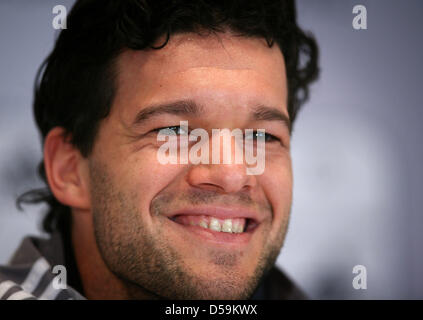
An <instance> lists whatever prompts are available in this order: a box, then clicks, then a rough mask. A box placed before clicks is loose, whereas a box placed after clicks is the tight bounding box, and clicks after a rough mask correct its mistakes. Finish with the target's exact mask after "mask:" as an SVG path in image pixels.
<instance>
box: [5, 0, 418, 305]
mask: <svg viewBox="0 0 423 320" xmlns="http://www.w3.org/2000/svg"><path fill="white" fill-rule="evenodd" d="M73 2H74V1H65V0H61V1H60V2H58V1H57V0H56V1H50V0H22V1H12V0H1V1H0V43H1V48H0V204H1V208H0V264H4V263H6V262H7V261H8V259H9V258H10V255H11V254H12V253H13V251H14V250H15V249H16V247H17V246H18V244H19V242H20V241H21V239H22V237H23V236H25V235H27V234H33V235H40V234H41V231H40V230H39V222H40V218H41V217H42V215H41V213H42V212H43V210H44V209H45V208H44V207H43V206H42V205H41V206H27V207H25V211H24V212H19V211H18V210H17V209H16V207H15V199H16V197H17V196H18V195H19V194H20V193H22V192H24V191H26V190H28V189H30V188H33V187H37V186H40V185H41V182H40V180H39V179H38V177H37V175H36V166H37V163H38V162H39V160H40V158H41V146H40V139H39V136H38V132H37V130H36V128H35V125H34V122H33V117H32V110H31V103H32V88H33V81H34V78H35V74H36V70H37V68H38V66H39V65H40V64H41V62H42V60H43V59H44V58H45V57H46V56H47V54H48V53H49V52H50V50H51V49H52V46H53V43H54V39H55V37H56V36H57V31H56V30H54V29H53V27H52V20H53V17H54V16H55V15H54V14H53V13H52V8H53V7H54V6H55V5H58V4H60V5H64V6H66V7H67V9H68V11H69V10H70V8H71V6H72V4H73ZM357 4H362V5H364V6H366V8H367V28H368V29H367V30H355V29H353V27H352V21H353V18H354V16H355V14H353V13H352V9H353V7H354V6H355V5H357ZM297 6H298V18H299V22H300V25H301V26H302V27H303V28H305V29H307V30H310V31H312V33H313V34H314V35H315V37H316V39H317V41H318V43H319V46H320V51H321V59H320V65H321V70H322V72H321V77H320V80H319V82H318V83H316V84H315V85H314V86H313V87H312V91H311V100H310V101H309V102H308V103H307V104H306V105H305V106H304V108H303V110H302V111H301V112H300V114H299V117H298V120H297V123H296V124H295V128H294V133H293V138H292V158H293V166H294V204H293V210H292V217H291V224H290V228H289V232H288V236H287V239H286V241H285V245H284V248H283V249H282V252H281V254H280V256H279V258H278V261H277V263H278V265H279V266H280V267H281V268H282V269H284V270H285V271H286V272H287V273H288V274H289V276H290V277H291V278H292V279H293V280H294V281H296V282H297V283H298V284H299V285H300V287H302V288H303V289H304V290H305V292H307V294H308V295H309V297H311V298H313V299H407V298H408V299H422V298H423V256H422V254H421V251H422V250H421V245H423V233H422V232H421V230H422V227H423V216H422V215H421V211H422V210H421V208H423V194H422V190H423V169H422V165H423V148H422V147H423V143H422V139H423V110H422V107H421V101H422V98H421V97H422V91H423V87H422V84H423V81H422V76H423V63H422V62H421V59H422V57H423V40H422V38H423V37H422V36H421V31H422V30H423V20H422V19H421V15H422V14H423V2H422V1H419V0H407V1H403V2H400V3H399V2H397V1H386V0H357V1H352V0H342V1H340V0H320V1H310V0H297ZM356 265H363V266H365V267H366V269H367V289H366V290H356V289H354V288H353V286H352V281H353V278H354V277H355V276H356V274H353V273H352V271H353V268H354V266H356Z"/></svg>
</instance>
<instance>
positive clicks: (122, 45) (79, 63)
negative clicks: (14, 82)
mask: <svg viewBox="0 0 423 320" xmlns="http://www.w3.org/2000/svg"><path fill="white" fill-rule="evenodd" d="M67 26H68V28H67V29H64V30H62V31H61V33H60V35H59V36H58V38H57V41H56V44H55V47H54V49H53V51H52V52H51V54H50V55H49V56H48V57H47V59H46V60H45V61H44V62H43V64H42V65H41V67H40V68H39V71H38V73H37V77H36V80H35V87H34V104H33V106H34V114H35V120H36V123H37V125H38V128H39V130H40V132H41V136H42V141H43V142H44V138H45V137H46V135H47V133H48V132H49V131H50V130H51V129H52V128H54V127H56V126H60V127H63V128H64V129H65V132H66V133H67V134H68V136H69V137H70V138H71V142H72V143H73V145H74V146H75V147H77V148H78V149H79V150H80V152H81V154H82V155H83V156H88V155H89V154H90V152H91V149H92V146H93V143H94V140H95V137H96V133H97V130H98V127H99V123H100V121H101V120H102V119H104V118H105V117H107V115H108V114H109V111H110V108H111V106H112V102H113V98H114V94H115V91H116V85H115V61H116V58H117V57H118V56H119V54H120V53H121V52H122V51H123V50H125V49H128V48H129V49H133V50H144V49H149V48H153V49H157V50H159V49H160V48H163V47H164V46H166V44H167V42H168V41H169V38H170V37H171V36H172V35H173V34H176V33H185V32H196V33H198V34H203V33H204V32H206V33H218V32H224V31H228V30H229V31H231V32H232V33H234V34H235V35H238V36H244V37H259V38H264V39H266V41H267V43H268V45H269V47H271V46H273V45H274V44H275V43H276V44H277V45H278V46H279V48H280V49H281V51H282V52H283V55H284V59H285V64H286V72H287V81H288V113H289V116H290V119H291V123H292V122H293V121H294V120H295V117H296V115H297V112H298V110H299V109H300V106H301V105H302V104H303V102H304V101H306V100H307V98H308V87H309V84H310V83H311V82H312V81H313V80H315V79H316V78H317V75H318V65H317V61H318V48H317V45H316V42H315V40H314V38H313V37H312V36H311V35H310V34H306V33H305V32H304V31H303V30H301V29H300V28H299V26H298V25H297V21H296V8H295V2H294V0H243V1H242V0H78V1H77V2H76V3H75V5H74V6H73V8H72V10H71V12H70V13H69V16H68V18H67ZM161 37H164V38H165V41H164V42H163V43H161V44H160V45H159V46H154V44H155V43H156V42H157V41H158V39H160V38H161ZM38 170H39V174H40V176H41V178H42V179H43V180H44V182H46V174H45V170H44V165H43V161H41V163H40V164H39V167H38ZM46 184H47V183H46ZM40 202H46V203H47V204H48V205H49V209H48V212H47V214H46V216H45V218H44V220H43V229H44V231H46V232H49V233H51V232H53V231H55V230H59V231H60V232H62V234H63V233H66V234H68V235H69V226H70V224H71V214H70V208H69V207H68V206H65V205H63V204H61V203H60V202H59V201H57V199H56V198H55V197H54V196H53V194H52V193H51V191H50V190H49V188H48V186H47V187H46V188H45V189H37V190H31V191H28V192H26V193H25V194H23V195H21V196H20V197H19V198H18V199H17V205H18V207H19V208H21V205H22V204H25V203H40Z"/></svg>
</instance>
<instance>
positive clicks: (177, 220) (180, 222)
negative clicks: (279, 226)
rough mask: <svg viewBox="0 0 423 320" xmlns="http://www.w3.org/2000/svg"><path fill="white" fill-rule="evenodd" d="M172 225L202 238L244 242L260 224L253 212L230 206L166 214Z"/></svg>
mask: <svg viewBox="0 0 423 320" xmlns="http://www.w3.org/2000/svg"><path fill="white" fill-rule="evenodd" d="M168 219H169V220H170V221H171V222H172V223H173V225H174V227H176V228H178V229H179V230H181V231H183V232H185V233H184V236H186V235H188V234H192V235H193V236H196V237H200V238H201V239H202V240H207V241H211V242H214V243H219V244H246V243H248V242H249V241H250V239H251V237H252V235H253V234H254V232H255V231H256V229H257V228H258V227H259V225H260V221H259V220H258V218H257V215H256V214H255V213H251V212H246V211H240V210H236V209H230V208H217V207H213V208H201V209H198V208H197V209H187V210H183V211H179V212H176V213H173V214H172V215H170V216H168Z"/></svg>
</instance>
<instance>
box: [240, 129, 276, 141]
mask: <svg viewBox="0 0 423 320" xmlns="http://www.w3.org/2000/svg"><path fill="white" fill-rule="evenodd" d="M259 137H260V138H262V137H264V141H265V142H273V141H279V139H278V138H276V137H275V136H274V135H271V134H269V133H265V132H263V131H257V130H254V131H253V132H248V133H246V134H245V140H257V138H259Z"/></svg>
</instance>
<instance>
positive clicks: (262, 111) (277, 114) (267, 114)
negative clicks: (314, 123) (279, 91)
mask: <svg viewBox="0 0 423 320" xmlns="http://www.w3.org/2000/svg"><path fill="white" fill-rule="evenodd" d="M251 118H252V120H256V121H260V120H262V121H280V122H282V124H283V125H284V126H286V127H287V128H288V130H289V133H291V121H290V120H289V118H288V116H286V115H285V114H284V113H282V111H280V110H279V109H277V108H275V107H268V106H263V105H260V106H257V107H255V108H254V112H253V113H252V115H251Z"/></svg>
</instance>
